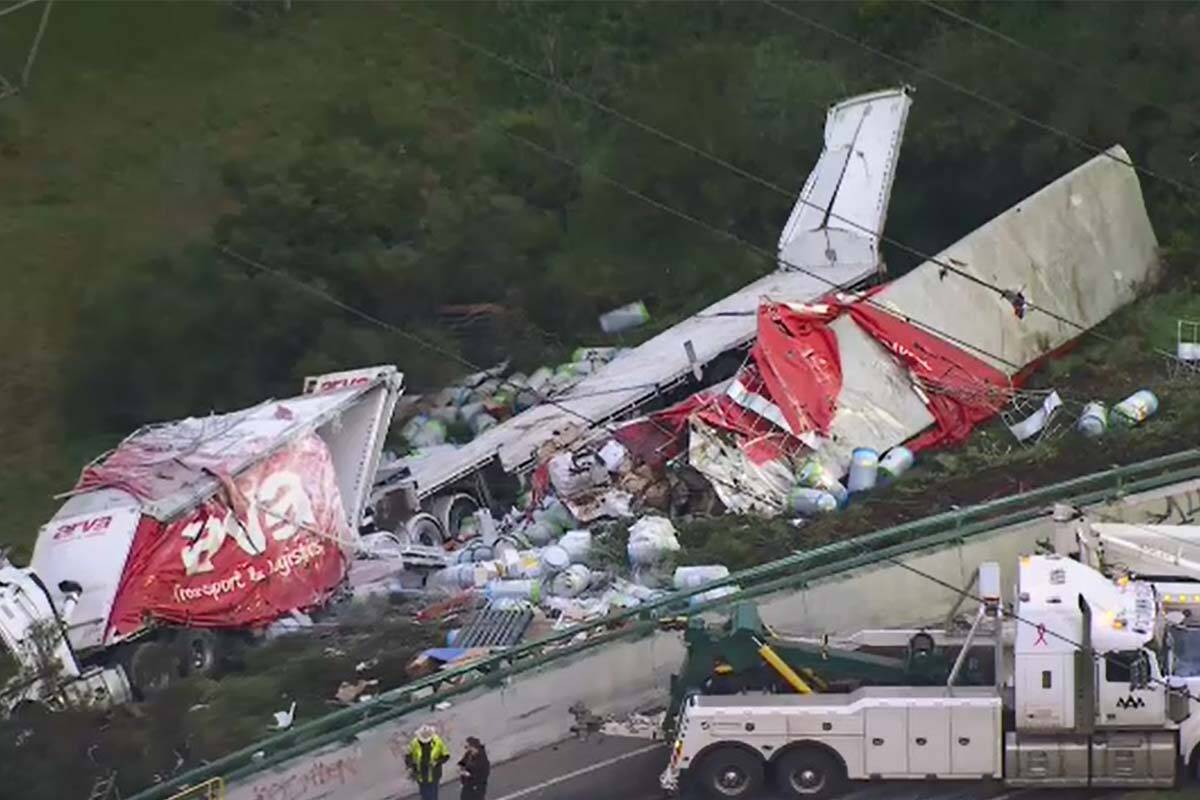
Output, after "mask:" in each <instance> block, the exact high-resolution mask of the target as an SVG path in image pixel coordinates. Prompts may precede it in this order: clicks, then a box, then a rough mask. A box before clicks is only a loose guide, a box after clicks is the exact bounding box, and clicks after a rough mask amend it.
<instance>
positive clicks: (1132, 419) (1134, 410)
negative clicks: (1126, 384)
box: [1112, 389, 1158, 426]
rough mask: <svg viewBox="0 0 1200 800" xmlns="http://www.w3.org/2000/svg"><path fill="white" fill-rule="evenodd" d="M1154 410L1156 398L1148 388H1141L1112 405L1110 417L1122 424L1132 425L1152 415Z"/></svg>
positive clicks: (1155, 408)
mask: <svg viewBox="0 0 1200 800" xmlns="http://www.w3.org/2000/svg"><path fill="white" fill-rule="evenodd" d="M1156 411H1158V398H1157V397H1155V396H1154V392H1152V391H1150V390H1149V389H1142V390H1141V391H1138V392H1134V393H1133V394H1131V395H1129V397H1126V398H1125V399H1124V400H1122V401H1121V402H1119V403H1117V404H1116V405H1115V406H1113V410H1112V419H1113V422H1117V423H1120V424H1122V425H1127V426H1134V425H1138V424H1140V423H1142V422H1143V421H1145V420H1146V418H1148V417H1151V416H1153V415H1154V412H1156Z"/></svg>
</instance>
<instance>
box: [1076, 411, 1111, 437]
mask: <svg viewBox="0 0 1200 800" xmlns="http://www.w3.org/2000/svg"><path fill="white" fill-rule="evenodd" d="M1075 427H1076V429H1077V430H1078V431H1079V432H1080V433H1082V434H1083V435H1084V436H1086V437H1088V438H1089V439H1094V438H1095V437H1097V436H1103V435H1104V432H1105V431H1107V430H1108V409H1107V408H1105V407H1104V403H1098V402H1091V403H1088V404H1087V405H1086V406H1084V407H1083V413H1082V414H1080V415H1079V422H1077V423H1075Z"/></svg>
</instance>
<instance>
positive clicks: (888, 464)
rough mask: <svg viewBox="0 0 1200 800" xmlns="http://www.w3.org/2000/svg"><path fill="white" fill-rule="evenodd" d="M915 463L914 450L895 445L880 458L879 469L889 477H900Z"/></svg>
mask: <svg viewBox="0 0 1200 800" xmlns="http://www.w3.org/2000/svg"><path fill="white" fill-rule="evenodd" d="M912 465H913V452H912V450H909V449H908V448H907V447H904V446H903V445H900V446H898V447H893V448H892V449H891V450H888V451H887V452H886V453H884V454H883V458H881V459H879V471H880V472H882V473H883V474H885V475H886V476H887V477H889V478H899V477H900V476H901V475H903V474H904V473H905V472H907V471H908V468H909V467H911V466H912Z"/></svg>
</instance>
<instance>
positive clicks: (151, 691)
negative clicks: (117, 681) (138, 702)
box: [126, 642, 182, 699]
mask: <svg viewBox="0 0 1200 800" xmlns="http://www.w3.org/2000/svg"><path fill="white" fill-rule="evenodd" d="M180 667H181V664H180V659H179V654H178V651H176V650H175V648H173V647H171V646H170V645H168V644H166V643H164V642H142V643H141V644H138V645H135V646H134V649H133V652H132V653H130V655H129V662H128V667H127V670H126V671H127V672H128V674H129V682H130V683H131V684H133V690H134V691H135V692H137V694H138V695H139V696H140V697H141V698H142V699H145V698H147V697H151V696H153V695H155V694H158V693H159V692H161V691H163V690H164V689H166V688H167V687H168V686H170V685H171V684H172V683H174V682H175V680H176V679H177V678H179V677H180V675H181V673H182V670H181V669H180Z"/></svg>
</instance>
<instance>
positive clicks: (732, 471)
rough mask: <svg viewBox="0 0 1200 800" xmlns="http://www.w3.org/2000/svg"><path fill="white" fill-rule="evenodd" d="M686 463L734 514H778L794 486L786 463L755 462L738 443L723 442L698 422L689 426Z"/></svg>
mask: <svg viewBox="0 0 1200 800" xmlns="http://www.w3.org/2000/svg"><path fill="white" fill-rule="evenodd" d="M688 462H689V463H690V464H691V465H692V467H693V468H694V469H696V470H697V471H699V472H700V474H702V475H703V476H704V477H705V478H707V479H708V480H709V481H710V482H711V483H712V487H713V490H714V491H715V492H716V493H717V497H719V498H720V499H721V502H722V503H724V504H725V507H726V508H727V509H729V511H731V512H733V513H735V514H751V513H759V514H780V513H782V512H783V511H784V509H785V508H786V507H787V498H788V492H789V491H790V490H791V488H792V487H793V486H795V485H796V475H795V473H794V472H793V471H792V468H791V467H790V465H788V464H787V463H786V462H784V461H781V460H775V461H765V462H763V463H755V462H754V461H752V460H751V459H750V457H749V456H748V455H747V454H746V453H745V452H744V451H743V450H742V448H740V447H739V446H738V445H737V444H735V443H732V442H727V441H725V439H724V438H723V437H722V436H721V434H720V433H719V432H718V431H717V430H716V429H715V428H713V427H712V426H710V425H707V424H705V423H704V422H703V421H701V420H699V419H693V420H692V423H691V436H690V440H689V447H688Z"/></svg>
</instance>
